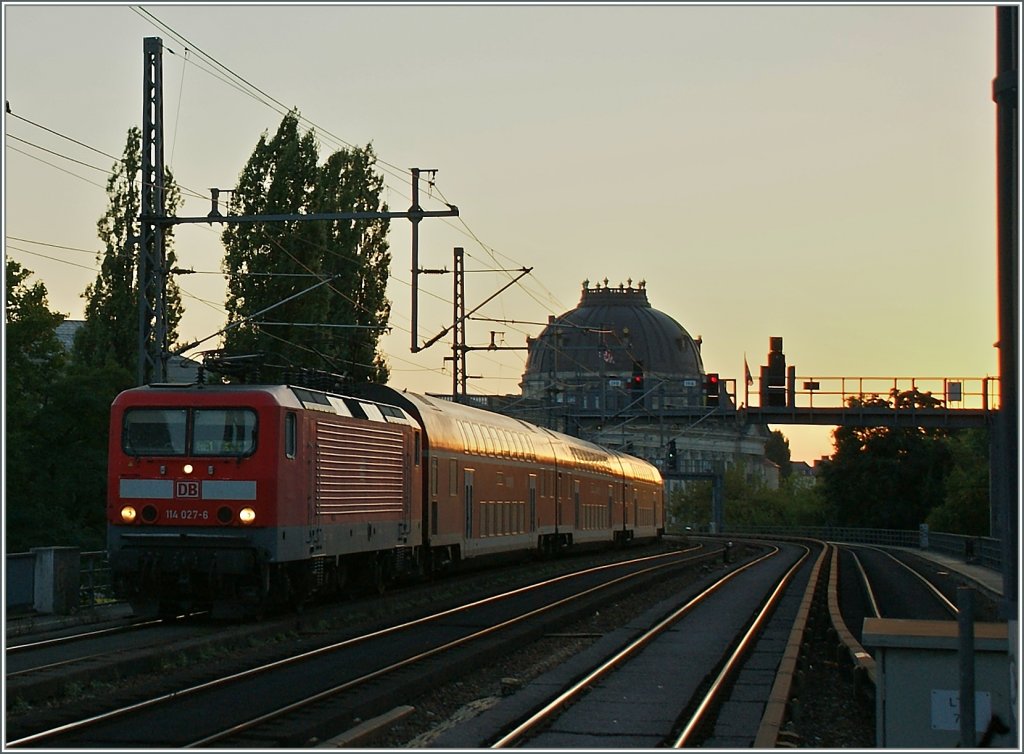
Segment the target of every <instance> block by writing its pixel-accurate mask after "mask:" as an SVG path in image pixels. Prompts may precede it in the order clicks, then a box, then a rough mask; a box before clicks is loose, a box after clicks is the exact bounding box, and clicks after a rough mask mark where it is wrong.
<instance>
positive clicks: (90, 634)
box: [5, 620, 162, 654]
mask: <svg viewBox="0 0 1024 754" xmlns="http://www.w3.org/2000/svg"><path fill="white" fill-rule="evenodd" d="M161 622H162V621H159V620H145V621H139V622H137V623H129V624H126V625H123V626H111V627H109V628H99V629H96V630H95V631H86V632H85V633H81V634H70V635H68V636H57V637H54V638H52V639H41V640H40V641H32V642H26V643H25V644H14V645H11V646H8V647H6V649H5V651H6V653H7V654H16V653H20V652H24V651H27V650H30V649H43V648H45V647H54V646H57V645H59V644H73V643H74V642H76V641H82V640H84V639H92V638H95V637H97V636H106V635H108V634H117V633H124V632H127V631H132V630H134V629H136V628H144V627H146V626H151V625H154V624H157V623H161Z"/></svg>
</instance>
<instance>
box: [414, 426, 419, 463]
mask: <svg viewBox="0 0 1024 754" xmlns="http://www.w3.org/2000/svg"><path fill="white" fill-rule="evenodd" d="M413 436H414V437H415V438H416V447H415V449H414V450H413V464H414V465H416V466H419V465H420V433H419V432H413Z"/></svg>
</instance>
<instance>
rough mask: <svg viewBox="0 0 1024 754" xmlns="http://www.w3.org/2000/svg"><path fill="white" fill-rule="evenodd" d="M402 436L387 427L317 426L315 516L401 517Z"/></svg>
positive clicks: (327, 424)
mask: <svg viewBox="0 0 1024 754" xmlns="http://www.w3.org/2000/svg"><path fill="white" fill-rule="evenodd" d="M403 463H404V453H403V445H402V434H401V432H400V431H398V430H395V429H390V428H389V427H387V425H378V426H371V427H367V426H366V425H363V426H360V427H349V426H345V425H338V424H330V423H327V422H318V423H317V446H316V500H317V513H318V514H321V515H325V514H345V515H367V514H381V513H399V514H400V513H402V511H403V492H404V484H403V480H404V473H403V471H404V469H403Z"/></svg>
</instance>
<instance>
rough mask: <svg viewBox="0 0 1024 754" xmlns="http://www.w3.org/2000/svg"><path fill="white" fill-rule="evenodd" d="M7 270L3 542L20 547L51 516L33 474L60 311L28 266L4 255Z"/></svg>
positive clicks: (58, 359) (43, 445)
mask: <svg viewBox="0 0 1024 754" xmlns="http://www.w3.org/2000/svg"><path fill="white" fill-rule="evenodd" d="M5 275H6V278H5V282H6V296H7V298H6V309H5V318H6V322H5V328H4V336H5V340H6V349H7V354H6V356H7V360H6V363H5V365H4V366H5V369H4V379H5V384H6V395H7V400H6V405H5V412H6V422H7V432H6V437H5V443H4V444H5V448H6V479H5V499H6V503H7V506H6V510H7V517H6V523H7V547H8V549H9V550H12V549H13V550H20V549H25V548H28V547H31V546H33V545H34V544H38V543H39V540H33V539H32V537H33V536H34V534H35V533H36V532H39V530H41V529H42V528H43V527H45V526H46V523H47V522H49V521H51V520H52V515H50V514H51V512H50V511H47V510H46V505H47V504H48V502H49V500H50V498H49V495H48V490H47V489H46V486H45V484H43V483H42V480H41V479H40V478H39V474H38V473H37V459H39V458H41V457H45V455H46V454H47V453H48V452H49V450H50V449H49V448H48V447H47V441H46V438H45V437H44V436H43V435H42V434H41V433H40V432H39V423H40V420H41V418H43V417H45V416H47V414H48V413H52V410H51V408H50V403H51V400H52V398H53V396H54V393H55V390H54V385H56V384H57V383H58V382H59V380H60V376H61V373H62V372H63V369H64V367H65V357H64V349H63V348H62V346H61V344H60V341H59V340H58V339H57V333H56V328H57V326H58V325H59V324H60V323H61V322H63V321H64V315H63V314H60V313H57V312H54V311H51V310H50V308H49V304H48V302H47V292H46V286H45V285H44V284H43V283H41V282H37V283H30V282H29V277H30V276H31V275H32V271H31V270H27V269H25V268H23V267H22V266H21V265H20V264H18V263H17V262H15V261H13V260H11V259H7V260H6V263H5Z"/></svg>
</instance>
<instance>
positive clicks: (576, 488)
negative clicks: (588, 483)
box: [572, 479, 580, 530]
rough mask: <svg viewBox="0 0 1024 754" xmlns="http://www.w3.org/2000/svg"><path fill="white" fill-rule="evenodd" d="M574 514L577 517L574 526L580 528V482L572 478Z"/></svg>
mask: <svg viewBox="0 0 1024 754" xmlns="http://www.w3.org/2000/svg"><path fill="white" fill-rule="evenodd" d="M572 515H573V518H574V519H575V521H574V523H573V526H574V527H575V528H576V529H577V530H578V529H579V528H580V482H579V480H578V479H573V480H572Z"/></svg>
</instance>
